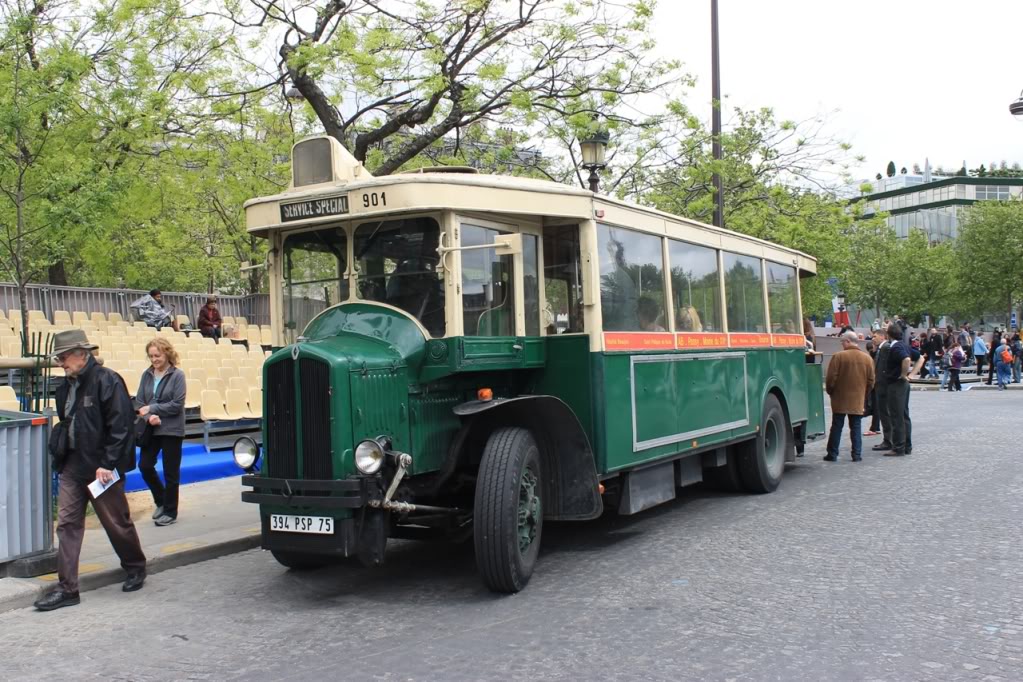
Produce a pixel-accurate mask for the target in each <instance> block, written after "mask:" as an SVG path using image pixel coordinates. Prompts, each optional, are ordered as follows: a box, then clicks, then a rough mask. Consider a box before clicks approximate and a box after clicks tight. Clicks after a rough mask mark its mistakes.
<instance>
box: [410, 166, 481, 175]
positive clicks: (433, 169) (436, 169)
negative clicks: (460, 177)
mask: <svg viewBox="0 0 1023 682" xmlns="http://www.w3.org/2000/svg"><path fill="white" fill-rule="evenodd" d="M424 173H464V174H467V175H476V174H477V173H479V171H478V170H476V169H475V168H473V167H472V166H427V167H425V168H416V169H414V170H407V171H402V172H401V174H402V175H421V174H424Z"/></svg>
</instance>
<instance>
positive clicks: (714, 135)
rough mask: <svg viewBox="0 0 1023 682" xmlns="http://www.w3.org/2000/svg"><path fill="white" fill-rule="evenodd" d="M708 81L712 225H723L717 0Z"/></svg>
mask: <svg viewBox="0 0 1023 682" xmlns="http://www.w3.org/2000/svg"><path fill="white" fill-rule="evenodd" d="M710 82H711V99H712V100H713V105H714V108H713V110H712V111H711V133H710V134H711V140H712V142H711V151H712V153H713V156H714V161H716V162H717V164H716V165H715V170H714V178H713V183H714V225H715V226H717V227H724V226H725V187H724V182H723V181H722V179H721V172H720V168H721V158H722V154H721V60H720V59H718V0H710Z"/></svg>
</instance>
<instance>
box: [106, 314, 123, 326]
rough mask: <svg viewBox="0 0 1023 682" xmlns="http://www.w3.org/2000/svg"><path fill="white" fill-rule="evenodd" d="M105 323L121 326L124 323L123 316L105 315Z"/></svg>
mask: <svg viewBox="0 0 1023 682" xmlns="http://www.w3.org/2000/svg"><path fill="white" fill-rule="evenodd" d="M107 321H108V322H110V323H111V324H121V323H122V322H124V316H123V315H121V313H110V314H109V315H107Z"/></svg>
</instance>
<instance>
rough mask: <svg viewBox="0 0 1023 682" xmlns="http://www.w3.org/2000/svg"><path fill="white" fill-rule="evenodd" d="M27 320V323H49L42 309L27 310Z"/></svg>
mask: <svg viewBox="0 0 1023 682" xmlns="http://www.w3.org/2000/svg"><path fill="white" fill-rule="evenodd" d="M28 322H29V324H31V323H33V322H45V323H47V324H49V323H50V321H49V320H47V319H46V313H44V312H43V311H42V310H30V311H28Z"/></svg>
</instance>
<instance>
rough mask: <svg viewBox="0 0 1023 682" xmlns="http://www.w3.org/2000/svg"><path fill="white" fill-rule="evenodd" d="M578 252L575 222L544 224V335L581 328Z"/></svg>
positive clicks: (578, 330)
mask: <svg viewBox="0 0 1023 682" xmlns="http://www.w3.org/2000/svg"><path fill="white" fill-rule="evenodd" d="M579 254H580V249H579V226H578V225H557V226H551V227H545V228H544V234H543V276H544V289H545V291H544V294H545V295H546V299H547V304H546V306H545V307H544V310H543V311H542V315H541V317H542V323H543V327H544V329H545V330H546V331H545V333H546V334H548V335H554V334H577V333H580V332H582V331H583V311H582V305H581V301H582V269H581V267H580V265H579V262H580V255H579ZM527 314H528V313H527Z"/></svg>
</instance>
